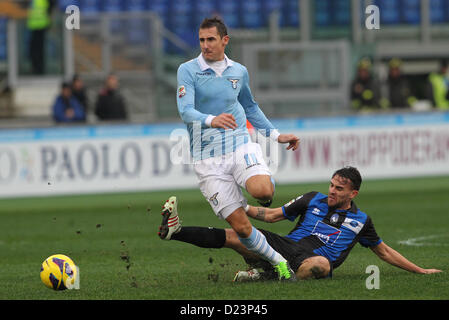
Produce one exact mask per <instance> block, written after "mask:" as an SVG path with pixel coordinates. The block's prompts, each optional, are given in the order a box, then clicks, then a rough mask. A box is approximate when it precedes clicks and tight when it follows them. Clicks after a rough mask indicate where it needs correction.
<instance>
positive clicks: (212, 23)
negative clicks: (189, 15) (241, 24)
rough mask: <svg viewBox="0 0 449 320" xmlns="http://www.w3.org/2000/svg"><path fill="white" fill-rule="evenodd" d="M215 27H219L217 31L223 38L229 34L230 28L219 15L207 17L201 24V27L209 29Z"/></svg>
mask: <svg viewBox="0 0 449 320" xmlns="http://www.w3.org/2000/svg"><path fill="white" fill-rule="evenodd" d="M213 27H216V28H217V32H218V34H219V35H220V37H221V38H223V37H224V36H227V35H228V28H226V25H225V24H224V22H223V20H222V19H220V18H219V17H216V16H215V17H213V18H205V19H204V20H203V22H201V25H200V29H209V28H213Z"/></svg>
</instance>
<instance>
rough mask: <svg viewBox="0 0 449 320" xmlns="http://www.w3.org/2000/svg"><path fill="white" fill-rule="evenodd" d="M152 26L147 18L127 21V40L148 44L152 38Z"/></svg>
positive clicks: (137, 43)
mask: <svg viewBox="0 0 449 320" xmlns="http://www.w3.org/2000/svg"><path fill="white" fill-rule="evenodd" d="M149 28H150V26H149V23H148V21H147V20H145V19H130V20H127V21H126V28H125V29H126V31H125V37H126V41H127V43H129V44H132V45H146V44H148V42H149V40H150V30H149Z"/></svg>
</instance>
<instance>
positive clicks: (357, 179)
mask: <svg viewBox="0 0 449 320" xmlns="http://www.w3.org/2000/svg"><path fill="white" fill-rule="evenodd" d="M335 176H340V177H342V178H345V179H348V180H350V181H351V184H352V189H353V190H360V186H361V185H362V176H361V175H360V172H359V170H357V168H354V167H351V166H346V167H343V168H341V169H339V170H337V171H335V172H334V174H333V175H332V178H333V177H335Z"/></svg>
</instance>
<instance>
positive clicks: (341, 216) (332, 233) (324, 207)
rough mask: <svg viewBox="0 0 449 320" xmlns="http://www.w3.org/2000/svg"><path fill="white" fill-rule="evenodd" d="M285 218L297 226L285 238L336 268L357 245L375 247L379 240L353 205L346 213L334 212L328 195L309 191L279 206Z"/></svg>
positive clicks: (367, 217)
mask: <svg viewBox="0 0 449 320" xmlns="http://www.w3.org/2000/svg"><path fill="white" fill-rule="evenodd" d="M282 210H283V213H284V216H285V217H286V218H287V219H288V220H290V221H294V220H296V218H297V217H299V220H298V223H297V224H296V226H295V227H294V228H293V230H292V231H290V233H289V234H288V235H287V237H288V238H290V239H292V240H293V241H295V242H298V243H301V244H302V245H305V246H306V247H307V248H310V249H311V250H312V251H313V252H314V253H316V254H318V255H321V256H324V257H326V258H327V259H329V261H331V262H332V265H333V268H336V267H338V266H339V265H341V264H342V263H343V261H344V260H345V259H346V257H347V255H348V253H349V251H350V250H351V249H352V248H353V247H354V245H355V244H356V243H357V242H358V243H360V244H361V245H362V246H364V247H372V246H377V245H378V244H379V243H381V242H382V240H381V239H380V238H379V236H378V235H377V233H376V230H375V229H374V225H373V222H372V220H371V218H370V217H369V216H368V215H367V214H366V213H364V212H362V211H360V210H359V209H358V208H357V206H356V205H355V203H354V202H352V203H351V208H350V209H349V210H334V209H331V208H329V206H328V204H327V195H325V194H322V193H319V192H309V193H306V194H304V195H302V196H299V197H297V198H296V199H293V200H292V201H290V202H289V203H287V204H285V205H284V206H282Z"/></svg>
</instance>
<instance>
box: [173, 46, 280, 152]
mask: <svg viewBox="0 0 449 320" xmlns="http://www.w3.org/2000/svg"><path fill="white" fill-rule="evenodd" d="M225 60H226V63H227V67H226V69H225V70H224V72H223V74H222V75H221V76H218V75H216V74H215V72H214V71H213V70H212V69H211V68H210V67H209V66H208V65H207V64H206V62H205V60H204V58H203V56H202V54H200V55H199V56H198V57H197V58H196V59H192V60H190V61H188V62H185V63H183V64H181V65H180V66H179V68H178V90H177V105H178V111H179V114H180V116H181V118H182V120H183V121H184V123H186V124H187V130H188V132H189V137H190V151H191V154H192V156H193V159H194V160H199V159H206V158H209V157H212V156H219V155H223V154H226V153H228V152H232V151H234V150H235V149H236V148H237V147H239V146H241V145H243V144H245V143H247V142H249V141H250V136H249V133H248V130H247V128H246V120H247V119H248V120H249V121H250V122H251V124H252V125H253V127H254V128H255V129H258V130H266V131H265V133H266V136H269V135H270V133H271V131H272V130H273V129H274V127H273V125H272V124H271V122H270V121H269V120H268V119H267V117H266V116H265V115H264V113H263V112H262V110H260V108H259V105H258V104H257V103H256V102H255V101H254V98H253V96H252V94H251V90H250V87H249V76H248V70H247V69H246V68H245V67H244V66H243V65H241V64H240V63H237V62H235V61H232V60H230V59H229V58H227V57H226V56H225ZM222 113H230V114H232V115H233V116H234V117H235V119H236V123H237V126H238V128H237V129H235V130H230V129H228V130H224V129H221V128H211V127H210V119H211V117H212V116H218V115H220V114H222Z"/></svg>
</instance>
